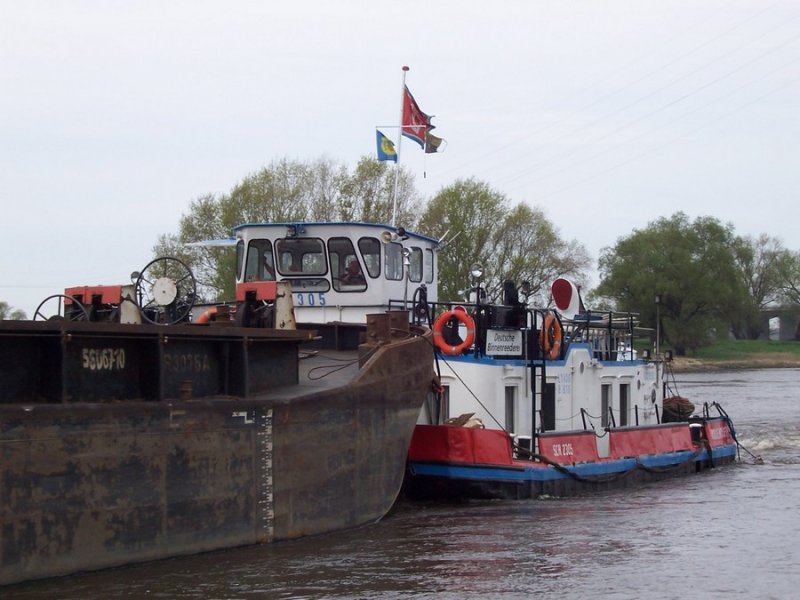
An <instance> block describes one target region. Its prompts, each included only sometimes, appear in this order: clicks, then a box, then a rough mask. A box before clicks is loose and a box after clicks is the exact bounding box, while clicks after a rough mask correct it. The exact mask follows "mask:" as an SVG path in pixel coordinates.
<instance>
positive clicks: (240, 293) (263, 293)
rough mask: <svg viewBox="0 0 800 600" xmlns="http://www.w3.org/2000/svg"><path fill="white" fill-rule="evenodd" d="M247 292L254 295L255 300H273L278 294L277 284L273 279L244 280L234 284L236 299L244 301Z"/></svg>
mask: <svg viewBox="0 0 800 600" xmlns="http://www.w3.org/2000/svg"><path fill="white" fill-rule="evenodd" d="M248 294H253V295H255V298H254V299H255V300H275V298H277V296H278V284H277V283H275V282H274V281H246V282H244V283H237V284H236V301H237V302H244V301H245V300H247V296H248Z"/></svg>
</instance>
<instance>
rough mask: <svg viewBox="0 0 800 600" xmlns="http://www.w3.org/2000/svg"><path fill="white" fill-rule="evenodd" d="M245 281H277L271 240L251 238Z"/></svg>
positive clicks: (248, 247)
mask: <svg viewBox="0 0 800 600" xmlns="http://www.w3.org/2000/svg"><path fill="white" fill-rule="evenodd" d="M244 280H245V281H275V260H274V257H273V254H272V243H271V242H270V241H269V240H250V243H249V244H248V246H247V260H246V262H245V270H244Z"/></svg>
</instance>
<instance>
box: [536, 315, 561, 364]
mask: <svg viewBox="0 0 800 600" xmlns="http://www.w3.org/2000/svg"><path fill="white" fill-rule="evenodd" d="M563 337H564V331H563V329H562V328H561V322H560V321H559V320H558V317H556V315H555V313H554V312H552V311H548V313H547V314H546V315H545V316H544V324H543V325H542V330H541V331H540V332H539V347H540V348H541V349H542V354H544V356H545V358H549V359H550V360H555V359H557V358H558V357H559V355H560V354H561V340H562V338H563Z"/></svg>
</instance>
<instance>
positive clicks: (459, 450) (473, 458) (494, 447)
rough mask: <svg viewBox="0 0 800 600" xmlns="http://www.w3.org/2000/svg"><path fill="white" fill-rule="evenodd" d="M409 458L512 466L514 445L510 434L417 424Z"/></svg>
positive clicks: (424, 460)
mask: <svg viewBox="0 0 800 600" xmlns="http://www.w3.org/2000/svg"><path fill="white" fill-rule="evenodd" d="M408 458H409V460H413V461H418V462H444V463H462V464H484V465H510V464H511V462H512V457H511V443H510V438H509V436H508V434H507V433H505V432H504V431H499V430H495V429H470V428H467V427H455V426H451V425H417V426H416V427H415V428H414V435H413V437H412V438H411V445H410V446H409V448H408Z"/></svg>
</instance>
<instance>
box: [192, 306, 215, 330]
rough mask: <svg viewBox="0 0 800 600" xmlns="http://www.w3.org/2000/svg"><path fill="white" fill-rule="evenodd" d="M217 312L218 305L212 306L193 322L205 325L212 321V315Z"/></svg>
mask: <svg viewBox="0 0 800 600" xmlns="http://www.w3.org/2000/svg"><path fill="white" fill-rule="evenodd" d="M216 314H217V307H216V306H212V307H211V308H209V309H208V310H207V311H205V312H204V313H202V314H201V315H200V316H199V317H197V318H196V319H195V320H194V321H192V322H193V323H195V324H197V325H204V324H205V323H210V322H211V321H212V317H214V315H216Z"/></svg>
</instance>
